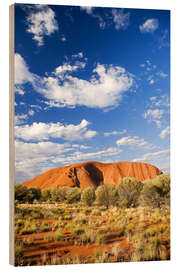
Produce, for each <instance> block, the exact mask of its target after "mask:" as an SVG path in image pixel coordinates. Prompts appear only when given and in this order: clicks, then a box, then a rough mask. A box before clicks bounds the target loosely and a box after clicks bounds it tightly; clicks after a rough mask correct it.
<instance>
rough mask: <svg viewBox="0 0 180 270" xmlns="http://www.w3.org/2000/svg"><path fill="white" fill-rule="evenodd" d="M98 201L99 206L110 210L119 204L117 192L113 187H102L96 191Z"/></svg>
mask: <svg viewBox="0 0 180 270" xmlns="http://www.w3.org/2000/svg"><path fill="white" fill-rule="evenodd" d="M96 199H97V202H98V204H99V205H105V206H106V208H109V206H110V205H116V203H117V190H116V188H115V187H113V186H111V185H101V186H99V187H98V188H97V189H96Z"/></svg>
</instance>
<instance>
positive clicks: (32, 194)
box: [27, 187, 41, 203]
mask: <svg viewBox="0 0 180 270" xmlns="http://www.w3.org/2000/svg"><path fill="white" fill-rule="evenodd" d="M40 198H41V190H40V188H37V187H31V188H28V192H27V201H28V202H29V203H33V201H35V200H37V201H38V200H39V199H40Z"/></svg>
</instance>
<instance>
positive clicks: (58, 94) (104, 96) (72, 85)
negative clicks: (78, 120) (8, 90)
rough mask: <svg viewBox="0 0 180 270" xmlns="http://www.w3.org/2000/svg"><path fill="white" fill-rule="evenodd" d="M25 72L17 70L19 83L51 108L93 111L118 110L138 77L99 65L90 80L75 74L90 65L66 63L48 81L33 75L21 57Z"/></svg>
mask: <svg viewBox="0 0 180 270" xmlns="http://www.w3.org/2000/svg"><path fill="white" fill-rule="evenodd" d="M17 56H18V57H17V58H18V59H19V60H20V63H21V65H20V66H21V68H20V69H18V68H17V69H16V75H17V76H16V83H18V84H24V83H26V82H31V83H32V86H33V88H34V89H35V90H36V91H37V92H39V93H41V94H42V95H43V96H44V97H45V98H46V99H48V100H47V102H48V104H47V105H49V106H50V107H53V105H54V106H55V107H64V106H67V107H75V106H78V105H79V106H87V107H90V108H101V109H102V108H103V109H104V108H108V109H109V108H114V107H116V106H118V105H119V103H120V101H121V100H122V98H123V94H124V92H125V91H128V90H129V91H130V90H131V87H132V86H133V83H134V75H132V74H130V73H129V72H127V71H126V70H125V68H123V67H121V66H113V65H102V64H97V66H96V68H94V70H93V71H92V75H91V77H90V79H89V80H87V79H81V78H79V77H76V76H73V75H72V74H71V73H73V72H75V71H77V70H78V69H84V68H85V66H86V62H84V61H83V60H81V61H76V62H75V63H74V64H73V65H71V64H70V63H64V64H63V65H61V66H58V67H57V68H56V69H55V71H54V72H52V73H51V74H50V75H47V76H46V77H39V76H37V75H35V74H33V73H30V72H29V69H28V66H27V64H26V63H25V61H24V59H23V58H22V57H21V56H20V55H17Z"/></svg>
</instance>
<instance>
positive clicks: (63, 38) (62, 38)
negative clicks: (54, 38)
mask: <svg viewBox="0 0 180 270" xmlns="http://www.w3.org/2000/svg"><path fill="white" fill-rule="evenodd" d="M60 40H61V41H63V42H64V41H66V37H65V35H64V34H62V35H61V36H60Z"/></svg>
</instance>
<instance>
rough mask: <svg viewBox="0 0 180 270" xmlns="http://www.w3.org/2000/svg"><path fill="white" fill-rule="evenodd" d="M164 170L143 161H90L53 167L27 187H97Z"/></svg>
mask: <svg viewBox="0 0 180 270" xmlns="http://www.w3.org/2000/svg"><path fill="white" fill-rule="evenodd" d="M161 173H162V172H161V171H160V170H159V169H158V168H156V167H155V166H153V165H151V164H147V163H142V162H119V163H109V164H106V163H100V162H96V161H89V162H84V163H79V164H73V165H70V166H65V167H60V168H55V169H51V170H49V171H47V172H45V173H43V174H41V175H39V176H36V177H35V178H33V179H31V180H29V181H26V182H24V183H23V185H25V186H27V187H35V186H36V187H39V188H40V189H46V188H49V187H61V186H69V187H80V188H81V189H84V188H86V187H88V186H92V187H95V188H96V187H97V186H99V185H100V184H102V183H104V184H115V185H117V183H118V180H119V179H120V178H123V177H135V178H136V179H137V180H139V181H144V180H146V179H153V178H155V177H156V176H157V175H159V174H161Z"/></svg>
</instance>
